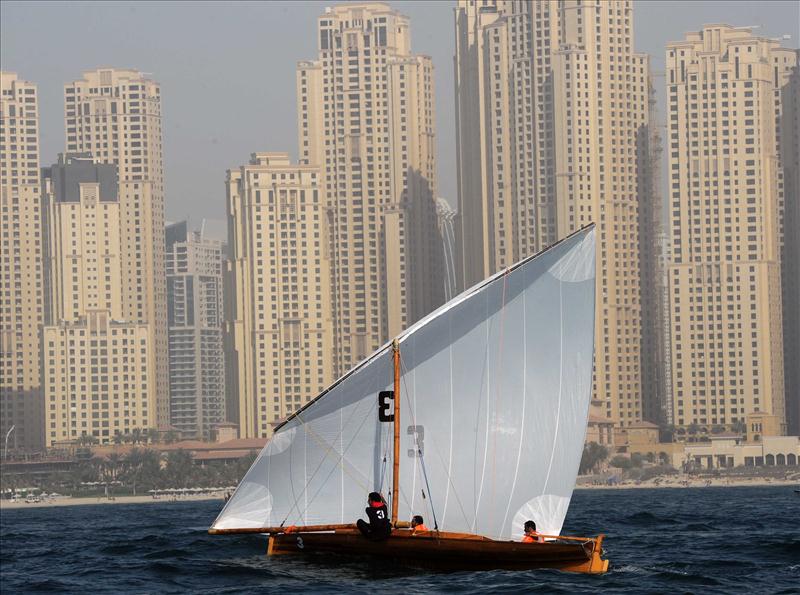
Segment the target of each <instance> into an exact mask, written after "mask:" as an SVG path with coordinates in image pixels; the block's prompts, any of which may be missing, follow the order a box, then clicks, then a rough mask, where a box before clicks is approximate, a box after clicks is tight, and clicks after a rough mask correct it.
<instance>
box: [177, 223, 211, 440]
mask: <svg viewBox="0 0 800 595" xmlns="http://www.w3.org/2000/svg"><path fill="white" fill-rule="evenodd" d="M166 241H167V254H166V261H167V298H168V299H167V310H168V312H167V320H168V323H169V402H170V424H171V425H172V427H174V428H176V429H177V430H179V431H180V432H181V435H182V436H184V437H186V436H192V437H196V438H198V439H206V440H208V439H210V438H211V434H212V430H213V428H214V426H215V425H216V424H218V423H221V422H224V421H225V361H224V354H223V348H222V321H223V289H222V287H223V283H222V268H223V265H224V262H225V261H224V254H223V245H222V242H220V241H218V240H211V239H208V238H205V237H203V233H202V231H195V232H190V231H189V230H188V226H187V222H186V221H182V222H180V223H175V224H173V225H168V226H167V229H166Z"/></svg>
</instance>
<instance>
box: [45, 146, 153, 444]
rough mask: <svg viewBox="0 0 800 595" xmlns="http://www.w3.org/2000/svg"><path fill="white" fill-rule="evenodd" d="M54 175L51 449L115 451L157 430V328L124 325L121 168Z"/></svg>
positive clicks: (72, 158) (58, 170)
mask: <svg viewBox="0 0 800 595" xmlns="http://www.w3.org/2000/svg"><path fill="white" fill-rule="evenodd" d="M46 175H47V177H46V178H45V180H44V185H45V187H44V191H45V201H46V218H47V225H48V230H47V251H46V255H45V270H46V273H47V277H48V289H49V296H48V302H47V303H48V312H47V313H46V314H47V315H46V318H47V321H46V324H45V326H44V328H43V329H42V385H43V393H44V405H45V443H46V445H47V446H48V447H50V446H53V445H54V444H55V443H63V442H66V441H74V440H77V439H80V438H81V436H94V437H95V438H96V439H97V440H98V441H99V442H100V443H103V444H107V443H109V442H111V441H112V440H113V438H114V436H115V435H116V434H128V433H130V432H131V430H133V428H149V427H151V426H152V425H153V424H154V421H155V411H154V409H153V408H152V403H151V399H150V395H151V394H152V388H151V383H152V382H153V376H152V375H151V374H149V373H148V370H149V369H148V367H147V366H148V363H149V358H150V348H149V335H148V326H147V325H146V324H142V323H136V322H127V321H125V320H124V319H123V318H124V317H123V307H122V303H123V287H122V280H121V278H120V253H121V246H120V243H121V232H120V210H121V209H120V202H119V197H118V186H117V168H116V166H115V165H108V164H102V165H100V164H95V163H94V162H93V161H92V157H91V156H90V155H89V154H88V153H83V154H67V155H62V156H61V157H60V159H59V163H58V164H56V165H53V166H52V167H51V168H50V169H49V171H48V172H47V173H46Z"/></svg>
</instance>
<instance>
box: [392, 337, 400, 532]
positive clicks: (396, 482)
mask: <svg viewBox="0 0 800 595" xmlns="http://www.w3.org/2000/svg"><path fill="white" fill-rule="evenodd" d="M392 351H393V352H394V459H393V467H394V468H393V470H392V526H395V527H396V526H397V509H398V507H399V505H400V495H399V492H400V342H399V341H398V340H397V339H395V340H394V341H392Z"/></svg>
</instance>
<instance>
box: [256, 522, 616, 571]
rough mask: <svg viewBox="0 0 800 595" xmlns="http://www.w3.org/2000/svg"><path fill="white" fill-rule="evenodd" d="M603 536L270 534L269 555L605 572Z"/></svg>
mask: <svg viewBox="0 0 800 595" xmlns="http://www.w3.org/2000/svg"><path fill="white" fill-rule="evenodd" d="M602 542H603V536H599V537H596V538H587V539H586V540H580V539H575V540H574V541H566V542H564V541H547V542H545V543H520V542H517V541H495V540H493V539H489V538H487V537H482V536H479V535H471V534H466V533H447V532H435V531H429V532H426V533H422V534H417V535H412V533H411V532H410V531H403V530H399V531H394V532H393V533H392V534H391V535H390V536H389V538H387V539H385V540H382V541H371V540H369V539H367V538H365V537H364V536H363V535H361V533H359V532H358V531H357V530H352V529H342V530H337V531H335V532H324V533H323V532H320V533H279V534H275V535H271V536H270V538H269V545H268V548H267V554H268V555H269V556H280V555H292V554H337V555H348V556H374V557H378V558H381V559H384V560H391V561H394V562H399V563H401V564H407V565H409V566H417V567H422V568H430V569H434V570H495V569H508V570H525V569H535V568H553V569H557V570H563V571H566V572H579V573H586V574H602V573H604V572H606V571H607V570H608V560H603V559H602V557H601V555H602V548H601V545H602Z"/></svg>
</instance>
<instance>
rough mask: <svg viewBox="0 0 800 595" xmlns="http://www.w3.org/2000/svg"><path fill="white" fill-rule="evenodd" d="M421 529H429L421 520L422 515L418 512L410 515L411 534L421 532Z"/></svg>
mask: <svg viewBox="0 0 800 595" xmlns="http://www.w3.org/2000/svg"><path fill="white" fill-rule="evenodd" d="M423 531H430V529H428V528H427V527H426V526H425V521H423V520H422V517H421V516H420V515H418V514H415V515H414V516H413V517H411V534H412V535H416V534H417V533H422V532H423Z"/></svg>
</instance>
